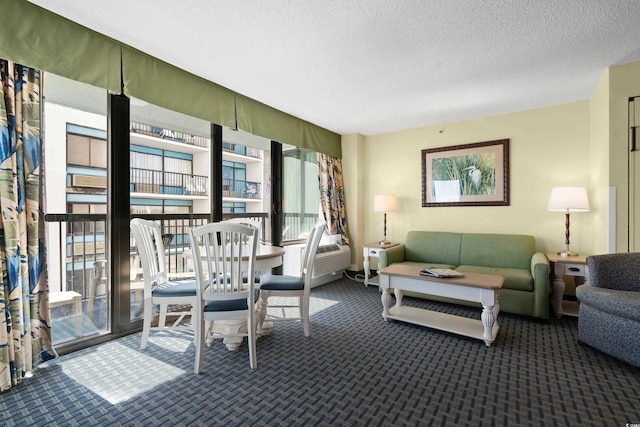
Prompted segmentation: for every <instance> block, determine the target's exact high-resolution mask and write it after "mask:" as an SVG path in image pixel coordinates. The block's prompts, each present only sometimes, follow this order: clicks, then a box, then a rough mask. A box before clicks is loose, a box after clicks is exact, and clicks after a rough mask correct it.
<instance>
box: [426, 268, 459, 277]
mask: <svg viewBox="0 0 640 427" xmlns="http://www.w3.org/2000/svg"><path fill="white" fill-rule="evenodd" d="M420 274H421V275H423V276H431V277H464V274H462V273H460V272H459V271H455V270H452V269H450V268H425V269H424V270H422V271H421V272H420Z"/></svg>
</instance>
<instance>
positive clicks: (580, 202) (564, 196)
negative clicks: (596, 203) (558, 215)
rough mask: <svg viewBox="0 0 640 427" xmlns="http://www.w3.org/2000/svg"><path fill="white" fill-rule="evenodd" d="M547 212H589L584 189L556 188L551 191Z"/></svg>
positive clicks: (587, 199)
mask: <svg viewBox="0 0 640 427" xmlns="http://www.w3.org/2000/svg"><path fill="white" fill-rule="evenodd" d="M547 210H548V211H556V212H589V198H588V197H587V189H586V188H584V187H556V188H554V189H552V190H551V196H549V203H548V204H547Z"/></svg>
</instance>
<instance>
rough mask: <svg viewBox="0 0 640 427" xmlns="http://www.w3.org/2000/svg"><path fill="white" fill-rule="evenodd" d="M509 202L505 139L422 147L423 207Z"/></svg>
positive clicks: (506, 141)
mask: <svg viewBox="0 0 640 427" xmlns="http://www.w3.org/2000/svg"><path fill="white" fill-rule="evenodd" d="M508 205H509V140H508V139H500V140H495V141H484V142H477V143H472V144H463V145H455V146H449V147H438V148H430V149H425V150H422V207H435V206H508Z"/></svg>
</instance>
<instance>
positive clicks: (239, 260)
mask: <svg viewBox="0 0 640 427" xmlns="http://www.w3.org/2000/svg"><path fill="white" fill-rule="evenodd" d="M189 245H190V247H191V251H192V253H193V258H194V259H195V260H201V262H194V263H193V264H194V270H195V273H196V282H197V287H196V294H197V299H196V305H195V322H194V324H195V329H196V339H195V347H196V355H195V363H194V372H195V373H196V374H199V373H200V372H201V371H202V361H203V357H204V348H205V346H206V339H207V338H208V336H207V333H208V331H207V325H206V324H207V323H210V322H217V321H224V320H236V321H237V320H245V321H246V322H247V328H246V332H243V330H242V329H241V330H239V331H238V332H236V333H233V334H231V335H230V334H222V333H217V332H216V333H214V332H212V333H213V334H214V335H213V338H225V337H229V336H233V337H238V336H241V337H245V336H246V337H247V341H248V346H249V365H250V366H251V369H255V368H256V367H257V365H258V362H257V357H256V338H257V334H256V316H255V314H254V312H255V310H254V302H255V296H254V287H253V286H252V285H248V284H247V283H251V284H253V281H254V274H255V273H254V271H255V261H256V252H257V248H258V230H257V229H256V228H255V227H251V226H247V225H242V224H234V223H228V222H218V223H209V224H205V225H202V226H199V227H194V228H192V229H190V230H189ZM243 276H246V277H247V281H246V282H244V281H243Z"/></svg>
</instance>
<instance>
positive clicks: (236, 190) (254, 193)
mask: <svg viewBox="0 0 640 427" xmlns="http://www.w3.org/2000/svg"><path fill="white" fill-rule="evenodd" d="M261 190H262V185H261V184H260V183H259V182H253V181H240V180H237V179H227V178H223V179H222V197H232V198H237V199H261V198H262V197H261V194H262V191H261Z"/></svg>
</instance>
